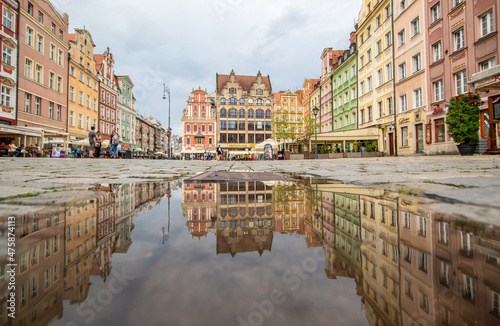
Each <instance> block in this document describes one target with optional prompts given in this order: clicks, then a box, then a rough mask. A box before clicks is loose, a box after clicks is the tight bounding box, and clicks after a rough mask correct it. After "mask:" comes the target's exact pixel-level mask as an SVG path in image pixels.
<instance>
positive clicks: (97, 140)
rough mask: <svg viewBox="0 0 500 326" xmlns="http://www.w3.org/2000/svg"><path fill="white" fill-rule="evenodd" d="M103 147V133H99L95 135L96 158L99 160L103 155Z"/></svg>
mask: <svg viewBox="0 0 500 326" xmlns="http://www.w3.org/2000/svg"><path fill="white" fill-rule="evenodd" d="M101 146H102V138H101V132H100V131H97V132H96V133H95V154H94V157H95V158H99V156H100V155H101Z"/></svg>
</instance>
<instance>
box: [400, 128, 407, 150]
mask: <svg viewBox="0 0 500 326" xmlns="http://www.w3.org/2000/svg"><path fill="white" fill-rule="evenodd" d="M401 146H402V147H408V127H401Z"/></svg>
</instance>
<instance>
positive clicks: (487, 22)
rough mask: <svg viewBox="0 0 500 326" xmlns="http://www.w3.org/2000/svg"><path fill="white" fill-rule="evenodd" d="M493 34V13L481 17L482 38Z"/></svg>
mask: <svg viewBox="0 0 500 326" xmlns="http://www.w3.org/2000/svg"><path fill="white" fill-rule="evenodd" d="M491 32H493V11H490V12H489V13H487V14H486V15H484V16H482V17H481V36H485V35H488V34H489V33H491Z"/></svg>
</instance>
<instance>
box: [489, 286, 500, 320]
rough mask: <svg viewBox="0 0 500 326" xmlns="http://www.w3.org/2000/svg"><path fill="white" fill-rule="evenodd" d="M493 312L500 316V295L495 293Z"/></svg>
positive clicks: (492, 302)
mask: <svg viewBox="0 0 500 326" xmlns="http://www.w3.org/2000/svg"><path fill="white" fill-rule="evenodd" d="M491 312H492V313H493V314H494V315H496V316H500V294H498V293H497V292H495V291H491Z"/></svg>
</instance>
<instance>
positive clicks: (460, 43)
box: [453, 27, 465, 51]
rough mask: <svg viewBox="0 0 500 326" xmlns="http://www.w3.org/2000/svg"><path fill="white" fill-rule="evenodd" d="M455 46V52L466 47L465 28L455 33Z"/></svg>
mask: <svg viewBox="0 0 500 326" xmlns="http://www.w3.org/2000/svg"><path fill="white" fill-rule="evenodd" d="M453 45H454V50H455V51H457V50H460V49H461V48H463V47H464V46H465V33H464V29H463V27H462V28H460V29H459V30H458V31H456V32H453Z"/></svg>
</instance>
